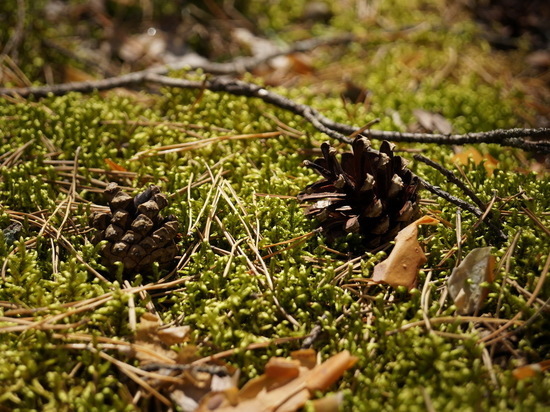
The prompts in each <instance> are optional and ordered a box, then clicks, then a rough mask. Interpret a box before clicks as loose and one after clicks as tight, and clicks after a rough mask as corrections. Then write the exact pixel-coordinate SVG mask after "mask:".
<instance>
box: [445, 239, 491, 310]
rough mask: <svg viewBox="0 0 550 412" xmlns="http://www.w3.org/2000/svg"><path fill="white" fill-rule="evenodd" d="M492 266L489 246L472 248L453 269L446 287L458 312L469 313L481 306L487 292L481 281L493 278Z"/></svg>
mask: <svg viewBox="0 0 550 412" xmlns="http://www.w3.org/2000/svg"><path fill="white" fill-rule="evenodd" d="M494 268H495V258H494V256H491V247H490V246H489V247H482V248H477V249H474V250H472V251H471V252H470V253H468V255H466V257H465V258H464V260H463V261H462V262H460V265H458V266H457V267H456V268H454V269H453V271H452V273H451V276H449V280H448V281H447V287H448V288H449V294H450V295H451V298H452V299H453V301H454V303H455V305H456V308H457V310H458V313H460V314H461V315H471V314H473V313H475V312H477V311H478V310H479V309H480V308H481V306H482V305H483V302H484V301H485V298H486V297H487V294H488V293H489V290H488V289H487V288H486V287H483V286H482V283H484V282H492V281H493V280H494Z"/></svg>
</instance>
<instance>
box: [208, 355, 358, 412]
mask: <svg viewBox="0 0 550 412" xmlns="http://www.w3.org/2000/svg"><path fill="white" fill-rule="evenodd" d="M313 353H314V352H313ZM294 356H295V357H296V358H297V359H286V358H277V357H273V358H271V359H270V360H269V361H268V363H267V364H266V368H265V373H264V374H263V375H261V376H258V377H257V378H254V379H252V380H250V381H248V382H247V383H246V384H245V385H244V386H243V387H242V389H241V390H240V391H239V392H238V394H237V395H236V396H235V395H234V394H228V393H227V392H219V393H213V394H211V395H210V396H208V397H207V398H206V399H203V401H202V402H201V404H200V406H199V408H198V409H197V412H205V411H216V412H237V411H239V412H275V411H277V412H293V411H296V410H297V409H299V408H301V407H302V406H304V404H305V403H306V402H307V401H308V400H309V399H310V397H311V395H312V394H313V393H314V392H315V391H322V390H326V389H327V388H328V387H330V386H331V385H332V384H333V383H334V382H336V381H337V380H338V379H340V377H341V376H342V375H343V373H344V372H345V371H346V370H347V369H349V368H351V367H352V366H353V365H354V364H355V363H356V362H357V360H358V358H356V357H355V356H352V355H351V354H350V353H349V352H348V351H343V352H340V353H338V354H336V355H334V356H332V357H330V358H329V359H327V360H326V361H325V362H323V363H321V364H320V365H317V366H314V367H311V364H310V362H309V361H308V360H306V361H304V359H309V358H310V357H307V356H306V357H304V356H303V353H302V354H296V355H294ZM308 364H309V367H308V366H307V365H308ZM338 399H340V401H341V397H337V398H336V399H333V400H332V401H333V402H331V404H332V405H334V409H332V410H333V411H334V412H336V411H337V410H338V408H339V406H340V404H341V402H335V401H338ZM330 410H331V409H324V411H326V412H328V411H330Z"/></svg>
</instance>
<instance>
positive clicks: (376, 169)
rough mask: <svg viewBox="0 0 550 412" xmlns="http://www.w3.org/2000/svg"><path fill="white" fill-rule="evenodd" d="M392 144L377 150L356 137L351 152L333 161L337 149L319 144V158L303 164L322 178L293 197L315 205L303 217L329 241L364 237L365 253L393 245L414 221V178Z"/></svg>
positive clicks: (416, 180) (415, 184) (416, 196)
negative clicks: (353, 235)
mask: <svg viewBox="0 0 550 412" xmlns="http://www.w3.org/2000/svg"><path fill="white" fill-rule="evenodd" d="M393 148H394V145H392V144H391V143H389V142H386V141H384V142H382V144H381V146H380V151H377V150H374V149H372V148H371V147H370V141H369V139H367V138H366V137H364V136H358V137H357V138H356V139H355V140H354V141H353V143H352V150H353V151H352V152H351V153H350V152H345V153H342V155H341V160H340V162H339V161H338V160H337V159H336V149H334V148H333V147H331V146H330V144H328V143H323V144H322V145H321V151H322V153H323V158H319V159H316V160H315V161H314V162H309V161H305V162H304V165H305V166H307V167H310V168H312V169H314V170H316V171H317V172H318V173H319V174H321V175H322V176H323V177H324V179H321V180H319V181H317V182H315V183H313V184H311V185H309V186H307V187H306V189H305V190H304V191H303V192H302V193H300V194H299V195H298V200H299V201H301V202H314V203H313V204H311V205H310V206H309V207H308V208H307V209H306V215H308V216H311V217H315V218H317V219H318V220H319V221H320V224H321V227H322V229H323V232H324V233H325V235H326V236H327V239H328V240H329V241H333V240H334V239H336V238H337V237H339V236H343V235H345V234H346V233H360V234H361V235H363V238H364V243H365V246H366V248H367V249H368V250H373V249H376V248H378V247H380V246H384V245H386V244H387V243H388V242H390V241H392V240H393V239H394V238H395V236H396V235H397V233H398V232H399V231H400V230H401V229H402V228H403V227H405V226H406V225H408V224H409V223H411V222H412V221H413V220H414V219H415V218H417V216H418V202H419V196H418V194H417V191H418V188H419V185H418V178H417V177H416V176H415V175H414V174H413V173H412V172H411V171H410V170H409V169H408V168H407V167H406V160H405V159H403V158H402V157H401V156H394V154H393Z"/></svg>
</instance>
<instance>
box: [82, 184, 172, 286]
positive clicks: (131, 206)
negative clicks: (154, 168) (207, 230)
mask: <svg viewBox="0 0 550 412" xmlns="http://www.w3.org/2000/svg"><path fill="white" fill-rule="evenodd" d="M104 195H105V198H106V199H107V201H108V203H109V206H110V209H111V212H110V213H109V212H107V213H94V214H93V215H92V216H91V218H90V221H91V222H90V224H91V225H92V226H93V227H94V228H95V229H96V230H97V231H98V232H97V233H96V235H95V236H94V238H93V239H92V243H94V244H97V243H99V242H101V241H102V240H106V241H107V243H105V245H104V246H103V247H102V248H101V254H102V257H103V262H102V263H103V264H104V265H105V266H106V267H107V268H108V269H109V271H110V272H112V273H115V272H116V265H115V263H116V262H122V263H123V264H124V275H125V276H127V275H129V274H131V273H138V272H139V273H142V274H149V273H151V272H152V269H153V263H154V262H158V263H159V266H160V268H166V267H168V266H169V265H170V263H171V262H172V261H173V259H174V257H175V256H176V254H177V252H178V247H177V246H176V241H175V238H176V235H177V233H178V222H177V221H176V219H175V218H174V217H167V218H163V217H161V216H160V214H159V212H160V211H161V210H162V209H164V208H165V207H166V206H167V205H168V200H167V199H166V196H165V195H163V194H162V193H160V189H159V188H158V187H157V186H153V185H151V186H150V187H149V188H148V189H146V190H145V191H144V192H142V193H140V194H138V195H137V196H135V197H133V198H132V197H131V196H130V195H128V194H127V193H125V192H123V191H122V190H121V189H120V187H118V185H117V184H116V183H109V185H108V186H107V187H106V188H105V191H104Z"/></svg>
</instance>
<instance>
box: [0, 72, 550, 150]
mask: <svg viewBox="0 0 550 412" xmlns="http://www.w3.org/2000/svg"><path fill="white" fill-rule="evenodd" d="M176 68H178V66H177V65H173V66H162V67H158V68H153V69H149V70H144V71H140V72H134V73H129V74H126V75H122V76H118V77H113V78H109V79H103V80H96V81H86V82H75V83H65V84H58V85H53V86H38V87H23V88H15V89H9V88H0V95H9V96H22V97H27V96H30V95H34V96H35V97H43V96H47V95H49V94H53V95H63V94H66V93H69V92H81V93H90V92H93V91H95V90H97V91H100V90H108V89H113V88H115V87H125V86H131V85H137V84H141V83H153V84H157V85H163V86H168V87H175V88H182V89H199V90H201V89H206V90H210V91H213V92H225V93H230V94H233V95H236V96H246V97H257V98H259V99H261V100H263V101H264V102H266V103H269V104H273V105H274V106H277V107H280V108H282V109H284V110H288V111H290V112H292V113H294V114H297V115H299V116H302V117H304V118H305V119H306V120H308V121H309V122H310V123H311V124H312V125H313V126H314V127H315V128H316V129H317V130H319V131H321V132H322V133H325V134H327V135H328V136H330V137H332V138H334V139H337V140H339V141H341V142H343V143H347V144H350V143H351V141H352V139H351V138H349V137H347V136H349V135H352V134H353V133H354V132H356V131H358V130H359V128H358V127H356V126H352V125H348V124H344V123H338V122H334V121H332V120H330V119H329V118H327V117H325V116H323V115H322V114H321V113H319V112H318V111H317V110H315V109H313V108H312V107H310V106H308V105H305V104H300V103H296V102H295V101H293V100H290V99H287V98H286V97H284V96H281V95H280V94H277V93H274V92H270V91H268V90H267V89H265V88H264V87H262V86H259V85H256V84H253V83H247V82H244V81H241V80H236V79H228V78H222V77H213V78H210V79H206V80H204V81H196V80H186V79H177V78H172V77H167V76H164V75H163V73H166V72H167V71H168V70H170V69H176ZM367 135H368V136H369V137H371V138H374V139H381V140H389V141H394V142H416V143H433V144H444V145H464V144H476V143H496V144H499V145H501V146H509V147H516V148H519V149H523V150H525V151H531V152H535V153H541V154H546V153H550V128H540V129H509V130H501V129H499V130H492V131H489V132H479V133H468V134H464V135H443V134H426V133H401V132H393V131H386V130H372V129H371V130H369V131H368V133H367ZM529 138H535V139H545V140H538V141H530V140H527V139H529Z"/></svg>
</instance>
